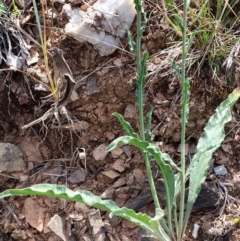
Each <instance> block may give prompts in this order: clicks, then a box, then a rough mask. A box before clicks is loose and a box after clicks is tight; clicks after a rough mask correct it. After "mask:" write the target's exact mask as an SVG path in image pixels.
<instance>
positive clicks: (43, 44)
mask: <svg viewBox="0 0 240 241" xmlns="http://www.w3.org/2000/svg"><path fill="white" fill-rule="evenodd" d="M32 2H33V9H34V13H35V17H36V22H37V27H38V33H39V37H40V41H41V48H42V53H43V58H44V65H45V68H46V74H47V77H48V80H49V83H50V87H51V88H50V90H51V93H52V95H53V97H54V98H55V99H56V100H57V99H58V93H57V91H56V84H55V83H54V81H53V79H52V76H51V74H50V70H49V66H48V54H47V34H46V19H45V16H43V24H44V28H43V31H42V27H41V24H40V19H39V14H38V8H37V4H36V0H32ZM45 4H46V3H45V2H42V3H41V6H42V12H43V13H44V12H45Z"/></svg>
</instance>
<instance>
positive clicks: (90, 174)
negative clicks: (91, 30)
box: [0, 4, 240, 241]
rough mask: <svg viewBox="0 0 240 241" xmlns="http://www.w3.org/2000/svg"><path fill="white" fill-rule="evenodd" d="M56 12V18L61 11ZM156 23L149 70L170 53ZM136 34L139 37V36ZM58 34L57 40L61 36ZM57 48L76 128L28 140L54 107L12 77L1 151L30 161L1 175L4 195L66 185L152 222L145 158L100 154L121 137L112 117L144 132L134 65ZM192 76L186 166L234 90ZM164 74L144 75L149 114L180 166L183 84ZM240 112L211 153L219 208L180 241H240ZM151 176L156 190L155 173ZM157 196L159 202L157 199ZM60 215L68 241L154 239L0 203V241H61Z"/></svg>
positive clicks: (124, 58)
mask: <svg viewBox="0 0 240 241" xmlns="http://www.w3.org/2000/svg"><path fill="white" fill-rule="evenodd" d="M55 7H56V9H59V8H60V6H58V4H56V6H55ZM150 7H151V6H150ZM156 19H157V17H156ZM156 19H154V18H152V19H151V21H150V22H149V25H148V27H147V30H146V33H145V34H144V39H143V42H144V44H145V45H146V46H147V50H148V52H149V54H150V56H151V58H150V61H149V63H148V64H149V65H150V64H151V63H154V64H156V65H157V63H158V61H159V59H158V58H157V57H154V55H153V54H155V53H158V52H160V51H161V50H164V49H165V48H166V47H167V43H168V40H169V38H168V36H169V34H170V33H171V30H169V29H163V28H161V27H159V26H152V25H151V24H152V23H153V22H154V21H156ZM59 26H60V27H61V23H59V22H58V24H57V27H59ZM32 28H33V33H36V28H35V27H33V26H32ZM132 31H133V32H134V31H135V30H134V26H133V29H132ZM54 34H55V35H56V36H59V33H58V31H56V32H54ZM124 41H125V43H123V45H124V46H126V39H125V40H124ZM53 45H54V46H57V47H59V48H60V49H62V50H63V52H64V57H65V59H66V61H67V63H68V64H69V66H70V68H71V69H72V72H73V75H74V79H75V80H76V82H78V84H77V86H78V87H77V88H76V89H75V91H76V93H75V100H74V101H72V102H71V103H69V104H68V105H67V107H66V108H67V111H68V114H69V117H70V118H71V120H72V122H71V121H69V120H68V119H67V118H66V116H65V115H64V114H62V115H61V116H60V118H61V127H59V125H58V122H57V121H56V119H55V117H54V116H52V117H51V118H48V119H47V120H46V121H45V122H44V123H41V122H40V123H39V124H36V125H34V126H32V127H30V128H28V129H26V130H23V129H22V127H23V125H26V124H28V123H30V122H31V121H34V120H35V119H37V118H39V117H40V116H42V115H43V114H44V113H45V112H46V111H47V110H48V108H50V106H51V103H50V104H49V103H48V104H46V105H45V106H43V107H42V106H41V103H42V97H43V95H46V93H43V92H36V91H35V89H34V81H33V80H32V79H31V81H30V82H26V81H25V80H24V78H23V75H22V74H21V73H19V72H14V73H12V75H11V76H9V77H8V78H7V80H6V81H5V82H4V86H3V88H2V90H1V92H0V141H1V142H3V143H11V144H15V145H16V146H17V147H19V149H20V150H21V151H22V153H23V154H24V157H23V160H24V162H25V167H24V168H23V169H22V170H21V171H20V172H14V173H2V175H0V181H1V188H0V191H4V190H6V189H9V188H21V187H27V186H29V185H32V184H37V183H52V184H53V185H54V184H64V185H67V186H68V187H69V188H70V189H72V190H77V189H79V188H80V189H84V190H89V191H92V192H93V193H94V194H96V195H100V196H102V197H103V198H108V199H112V200H114V201H115V202H116V203H117V204H118V205H119V206H123V205H126V206H128V207H131V208H134V209H135V210H137V211H141V212H146V213H147V214H148V215H153V214H154V206H153V203H152V200H151V198H150V197H149V193H150V191H149V189H148V184H147V183H146V171H145V166H144V162H143V159H142V157H141V155H140V153H139V151H138V150H136V149H134V148H132V147H129V146H127V147H125V149H123V148H118V149H116V150H114V151H112V152H111V153H109V154H107V155H105V154H104V151H103V150H104V148H105V147H106V146H107V145H108V144H109V143H110V142H111V141H112V140H114V139H115V138H116V137H119V136H121V135H123V134H124V132H123V131H122V129H121V127H120V124H119V123H118V121H117V120H116V118H115V117H113V116H112V113H113V112H118V113H121V114H122V115H123V116H125V118H126V120H127V121H129V122H130V123H131V125H132V126H133V127H134V128H135V130H136V131H137V130H138V120H137V108H136V100H135V94H136V93H135V90H136V84H135V80H136V64H135V59H134V57H133V55H131V54H129V53H126V52H123V51H121V50H117V51H115V52H114V53H113V54H112V55H111V56H107V57H100V55H99V54H98V53H97V51H95V50H94V48H93V47H92V46H91V45H90V44H88V43H84V44H80V43H79V42H77V41H76V40H73V39H71V38H68V37H67V38H65V39H63V40H61V41H58V43H53ZM126 49H128V48H127V47H126ZM42 61H43V59H42V54H41V52H40V50H39V60H38V63H37V64H36V66H38V67H39V66H40V67H41V66H42V63H43V62H42ZM161 61H162V60H161ZM196 68H197V66H192V68H191V69H190V70H189V71H188V76H189V77H191V100H190V112H189V121H188V125H187V140H186V143H187V144H186V153H188V158H189V157H191V156H193V154H194V150H195V147H196V144H197V140H198V139H199V137H200V135H201V133H202V131H203V128H204V126H205V124H206V122H207V120H208V119H209V117H210V116H211V115H212V114H213V113H214V109H215V108H216V107H217V106H218V105H219V104H220V103H221V101H222V100H224V99H225V98H226V97H227V95H228V93H230V92H231V91H232V90H233V88H234V87H229V86H227V85H226V76H225V74H224V72H221V71H219V72H218V73H217V75H218V77H219V78H212V72H211V70H210V69H209V66H208V65H203V67H202V68H201V71H200V73H199V75H196V74H195V75H194V73H195V71H196ZM42 71H44V68H43V70H42ZM163 72H164V71H162V72H161V71H160V72H159V73H158V72H157V73H155V74H154V75H151V72H150V71H148V74H149V78H148V79H147V82H146V86H145V103H146V104H145V107H146V108H145V109H146V111H147V110H148V109H149V108H150V107H154V111H153V117H152V118H153V119H152V130H154V131H153V136H154V142H155V143H156V145H158V146H159V147H160V148H161V150H162V151H163V152H167V153H169V155H170V156H171V158H172V159H173V160H175V161H176V163H178V162H179V160H180V152H179V146H180V100H179V88H180V84H179V80H178V79H177V78H176V76H174V75H173V74H171V73H170V74H167V75H165V76H164V74H163ZM235 74H236V73H235ZM87 76H88V77H87ZM4 77H5V74H4V76H3V74H2V77H1V79H2V81H3V80H4V79H5V78H4ZM85 77H86V78H85ZM238 107H239V103H237V104H236V105H235V106H234V108H233V110H232V114H233V118H232V121H231V122H230V123H228V124H227V126H226V133H228V134H227V137H226V138H225V140H224V142H223V144H222V146H221V147H220V148H219V149H218V150H217V151H216V152H215V154H214V156H213V159H212V165H211V167H210V169H209V173H208V181H209V182H214V183H216V185H217V188H219V186H218V182H216V180H217V181H221V182H222V183H224V184H225V185H224V187H225V188H226V190H227V192H224V191H221V192H220V191H218V195H219V202H218V204H217V205H216V206H215V207H213V208H211V209H204V208H200V209H196V210H195V211H194V212H193V213H192V216H191V219H190V221H189V227H188V228H187V232H186V237H185V239H184V240H186V241H190V240H199V241H203V240H209V241H210V240H231V241H236V240H239V239H240V238H239V236H240V231H239V228H238V226H237V225H233V224H232V221H233V219H234V218H239V213H240V207H239V199H238V196H239V194H240V188H239V187H240V186H239V183H240V166H239V148H240V145H239V137H240V133H239V131H240V130H239V127H238V124H239V119H240V116H239V108H238ZM83 149H84V150H85V152H86V167H87V171H85V169H84V168H85V163H84V161H81V160H80V159H79V151H80V152H81V151H82V150H83ZM219 165H224V166H225V167H226V168H227V174H226V175H224V176H222V177H216V176H215V175H214V172H213V168H214V167H216V166H219ZM154 168H155V170H156V167H155V166H153V170H154ZM154 174H156V182H157V179H158V178H159V176H157V171H154ZM213 176H214V177H213ZM160 189H161V186H160ZM142 190H144V191H142ZM221 190H222V189H221ZM161 194H162V193H161V192H160V193H159V198H160V199H161V198H162V196H161ZM229 195H230V196H229ZM220 196H222V197H221V198H220ZM139 197H142V199H141V198H139ZM225 199H226V205H225V206H224V200H225ZM222 208H223V210H222ZM54 215H59V216H60V218H61V220H62V222H63V224H62V228H60V224H59V223H58V225H59V229H62V230H63V232H64V234H65V236H66V237H68V239H67V240H72V241H75V240H76V241H78V240H79V241H80V240H124V241H127V240H142V241H143V240H150V238H149V237H148V238H146V239H144V238H143V236H142V234H141V230H139V228H138V227H137V226H136V225H134V224H131V223H130V222H128V221H126V220H121V219H119V218H116V217H114V218H112V219H110V218H109V216H108V214H107V213H105V212H98V211H97V210H95V209H93V208H91V207H87V206H85V205H82V204H77V203H72V202H67V201H63V200H56V199H51V198H45V197H12V198H8V199H6V200H5V201H2V202H1V228H0V231H1V234H0V240H2V241H7V240H8V241H10V240H27V241H34V240H36V241H38V240H39V241H40V240H44V241H45V240H46V241H47V240H48V241H53V240H55V241H57V240H62V239H61V238H60V237H58V236H57V235H56V234H54V233H53V232H52V231H51V230H50V229H49V228H48V227H47V224H48V222H49V220H50V219H51V218H52V217H53V216H54ZM92 215H96V217H95V219H96V220H99V222H100V224H99V223H98V225H97V224H96V223H94V224H91V222H92V220H93V219H94V218H92ZM195 223H196V224H199V225H200V231H199V236H198V238H197V239H193V238H192V236H191V233H192V229H193V225H194V224H195ZM95 226H96V227H100V229H99V230H102V231H101V232H103V233H104V234H102V233H101V232H100V231H99V232H100V233H101V234H99V233H98V235H100V236H98V235H97V234H96V232H97V231H96V230H95V231H94V227H95ZM101 235H103V236H101Z"/></svg>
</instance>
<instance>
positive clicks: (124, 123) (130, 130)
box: [112, 112, 138, 138]
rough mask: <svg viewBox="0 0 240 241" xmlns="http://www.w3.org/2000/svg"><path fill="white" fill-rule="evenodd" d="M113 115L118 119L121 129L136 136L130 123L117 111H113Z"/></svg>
mask: <svg viewBox="0 0 240 241" xmlns="http://www.w3.org/2000/svg"><path fill="white" fill-rule="evenodd" d="M112 115H113V116H115V117H117V119H118V120H119V122H120V124H121V127H122V129H123V130H124V131H125V132H126V133H127V134H128V135H129V136H132V137H135V138H138V134H137V133H135V132H134V130H133V128H132V127H131V125H130V123H129V122H127V121H125V120H124V118H123V116H122V115H121V114H119V113H117V112H114V113H113V114H112Z"/></svg>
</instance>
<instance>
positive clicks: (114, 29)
mask: <svg viewBox="0 0 240 241" xmlns="http://www.w3.org/2000/svg"><path fill="white" fill-rule="evenodd" d="M63 11H65V13H66V14H67V16H68V18H69V23H67V24H66V26H65V32H66V34H67V35H69V36H71V37H73V38H75V39H76V40H78V41H79V42H84V41H88V42H89V43H91V44H93V46H94V48H95V49H96V50H97V51H98V52H99V54H100V55H101V56H105V55H109V54H111V53H113V52H114V51H115V50H116V48H117V47H119V46H120V43H119V40H118V38H119V37H120V38H123V36H124V34H125V31H126V30H125V29H129V28H130V26H131V24H132V22H133V20H134V17H135V15H136V10H135V6H134V4H133V1H131V0H118V1H112V0H105V1H102V0H99V1H97V2H96V3H95V4H94V5H93V6H92V7H89V8H88V9H87V12H84V11H81V10H80V9H78V8H73V9H72V7H71V5H70V4H65V5H64V6H63Z"/></svg>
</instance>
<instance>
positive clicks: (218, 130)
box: [184, 89, 240, 225]
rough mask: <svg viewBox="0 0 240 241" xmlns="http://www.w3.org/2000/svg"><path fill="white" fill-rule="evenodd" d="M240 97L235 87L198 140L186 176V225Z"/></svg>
mask: <svg viewBox="0 0 240 241" xmlns="http://www.w3.org/2000/svg"><path fill="white" fill-rule="evenodd" d="M239 97H240V92H239V90H238V89H235V90H234V91H233V92H232V93H231V94H230V95H229V96H228V98H227V99H226V100H224V101H223V102H222V103H221V104H220V105H219V106H218V107H217V109H216V110H215V113H214V114H213V115H212V116H211V118H210V119H209V121H208V123H207V124H206V126H205V128H204V132H203V134H202V135H201V137H200V139H199V141H198V145H197V148H196V152H195V155H194V157H193V159H192V162H191V164H190V166H189V168H188V170H187V172H186V177H188V176H190V184H189V194H188V202H187V211H186V216H185V221H184V223H185V225H186V223H187V220H188V218H189V215H190V212H191V210H192V206H193V204H194V202H195V200H196V198H197V196H198V194H199V192H200V188H201V184H202V182H203V181H204V180H205V178H206V175H207V169H208V168H209V165H210V160H211V158H212V154H213V152H214V151H215V150H216V149H217V148H218V147H219V146H220V145H221V143H222V141H223V140H224V137H225V133H224V126H225V124H226V123H227V122H229V121H230V120H231V118H232V115H231V107H232V106H233V105H234V104H235V102H236V101H237V100H238V99H239Z"/></svg>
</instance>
